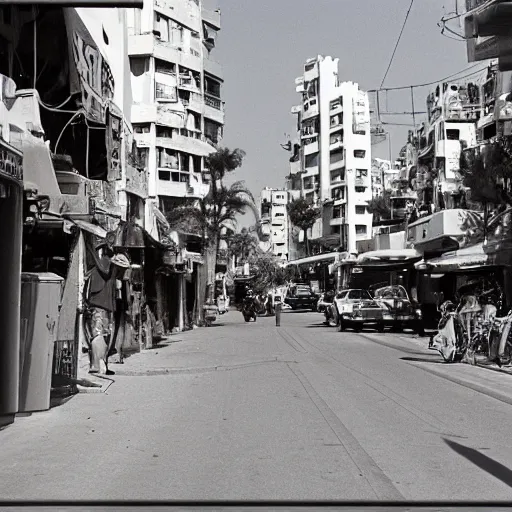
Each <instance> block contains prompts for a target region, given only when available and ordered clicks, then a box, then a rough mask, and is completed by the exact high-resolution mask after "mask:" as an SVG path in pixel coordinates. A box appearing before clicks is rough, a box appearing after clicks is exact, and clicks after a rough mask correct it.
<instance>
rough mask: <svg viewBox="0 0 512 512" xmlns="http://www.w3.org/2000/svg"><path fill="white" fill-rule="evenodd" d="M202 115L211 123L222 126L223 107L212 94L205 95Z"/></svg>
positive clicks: (219, 100) (218, 99) (220, 101)
mask: <svg viewBox="0 0 512 512" xmlns="http://www.w3.org/2000/svg"><path fill="white" fill-rule="evenodd" d="M204 115H205V117H207V118H208V119H211V120H212V121H215V122H217V123H219V124H224V105H223V102H222V100H221V99H220V98H217V97H216V96H213V95H212V94H205V95H204Z"/></svg>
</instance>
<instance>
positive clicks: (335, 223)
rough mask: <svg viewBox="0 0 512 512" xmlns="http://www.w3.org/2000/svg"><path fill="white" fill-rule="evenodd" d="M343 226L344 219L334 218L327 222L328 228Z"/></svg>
mask: <svg viewBox="0 0 512 512" xmlns="http://www.w3.org/2000/svg"><path fill="white" fill-rule="evenodd" d="M344 224H345V217H334V218H333V219H331V220H330V221H329V225H330V226H343V225H344Z"/></svg>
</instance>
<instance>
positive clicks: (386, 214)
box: [368, 190, 391, 220]
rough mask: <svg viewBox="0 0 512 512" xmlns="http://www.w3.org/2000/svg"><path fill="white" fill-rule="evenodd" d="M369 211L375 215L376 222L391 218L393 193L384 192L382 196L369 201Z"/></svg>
mask: <svg viewBox="0 0 512 512" xmlns="http://www.w3.org/2000/svg"><path fill="white" fill-rule="evenodd" d="M368 211H369V212H370V213H373V215H374V217H375V218H376V220H384V219H390V218H391V191H390V190H384V193H383V194H382V195H381V196H377V197H374V198H373V199H371V200H370V201H368Z"/></svg>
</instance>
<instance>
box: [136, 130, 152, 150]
mask: <svg viewBox="0 0 512 512" xmlns="http://www.w3.org/2000/svg"><path fill="white" fill-rule="evenodd" d="M133 138H134V140H135V143H136V144H137V147H138V148H149V147H151V146H152V142H153V135H152V134H151V133H134V134H133Z"/></svg>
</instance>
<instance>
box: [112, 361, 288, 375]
mask: <svg viewBox="0 0 512 512" xmlns="http://www.w3.org/2000/svg"><path fill="white" fill-rule="evenodd" d="M287 362H289V361H281V360H280V359H278V358H277V357H274V358H272V359H268V360H263V361H251V362H249V363H238V364H232V365H215V366H202V367H195V368H155V369H148V370H123V371H122V372H119V373H116V375H120V376H123V377H150V376H155V375H179V374H194V373H213V372H217V371H218V372H222V371H229V370H238V369H242V368H249V367H251V366H260V365H263V364H271V363H287Z"/></svg>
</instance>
